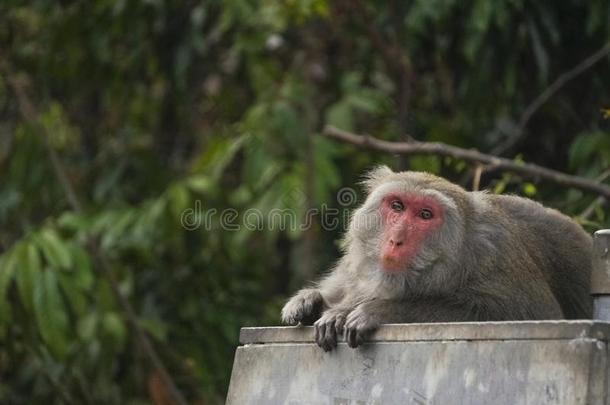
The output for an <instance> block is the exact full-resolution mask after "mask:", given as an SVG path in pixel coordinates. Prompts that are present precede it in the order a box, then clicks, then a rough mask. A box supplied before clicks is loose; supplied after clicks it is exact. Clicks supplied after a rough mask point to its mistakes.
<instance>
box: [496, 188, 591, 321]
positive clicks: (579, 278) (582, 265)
mask: <svg viewBox="0 0 610 405" xmlns="http://www.w3.org/2000/svg"><path fill="white" fill-rule="evenodd" d="M489 198H490V199H491V201H492V202H493V204H494V205H496V206H497V207H498V208H500V209H501V210H503V211H504V212H505V213H506V214H507V216H508V219H509V221H510V222H511V223H512V224H514V226H515V227H516V229H517V231H516V233H517V235H514V237H516V238H517V239H518V241H519V242H520V243H519V244H520V245H521V247H522V249H524V253H525V254H527V255H529V256H530V257H531V258H532V260H533V262H534V263H535V265H536V266H537V267H538V268H539V269H540V270H541V271H542V273H543V274H544V277H545V279H546V281H547V282H548V284H549V286H550V288H551V291H552V292H553V294H554V295H555V297H556V299H557V301H558V302H559V304H560V306H561V309H562V312H563V313H564V316H565V317H566V318H568V319H586V318H591V316H592V312H593V309H592V308H593V306H592V305H593V304H592V299H591V296H590V277H591V267H592V254H593V242H592V238H591V236H590V235H589V234H587V233H586V232H585V231H584V230H583V229H582V227H581V226H580V225H578V224H577V223H575V222H574V221H573V220H572V219H570V218H569V217H567V216H566V215H564V214H562V213H560V212H559V211H557V210H554V209H551V208H547V207H544V206H543V205H541V204H539V203H537V202H535V201H532V200H529V199H526V198H521V197H517V196H499V195H489Z"/></svg>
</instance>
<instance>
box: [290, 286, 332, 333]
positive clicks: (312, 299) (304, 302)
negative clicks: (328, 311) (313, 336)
mask: <svg viewBox="0 0 610 405" xmlns="http://www.w3.org/2000/svg"><path fill="white" fill-rule="evenodd" d="M323 306H324V299H323V298H322V294H320V291H318V290H314V289H307V290H301V291H299V292H298V293H297V295H295V296H294V297H292V298H291V299H290V300H288V302H287V303H286V305H284V308H282V322H283V323H285V324H286V325H297V324H299V323H300V324H302V325H311V324H312V323H313V322H314V321H315V320H316V319H318V318H319V317H320V313H321V312H322V307H323Z"/></svg>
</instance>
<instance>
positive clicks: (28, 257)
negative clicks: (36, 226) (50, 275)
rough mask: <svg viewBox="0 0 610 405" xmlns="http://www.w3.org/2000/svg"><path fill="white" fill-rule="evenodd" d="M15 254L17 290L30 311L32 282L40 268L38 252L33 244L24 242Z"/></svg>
mask: <svg viewBox="0 0 610 405" xmlns="http://www.w3.org/2000/svg"><path fill="white" fill-rule="evenodd" d="M17 254H18V259H17V260H18V263H17V275H16V277H15V279H16V282H17V290H18V291H19V295H20V297H21V302H22V303H23V305H24V307H25V308H26V310H28V311H30V312H31V311H33V309H34V282H35V280H36V279H37V278H38V276H39V274H40V271H41V268H42V263H41V260H40V254H39V253H38V249H37V248H36V246H35V245H34V244H30V243H25V242H24V243H22V244H21V245H20V248H19V250H18V253H17Z"/></svg>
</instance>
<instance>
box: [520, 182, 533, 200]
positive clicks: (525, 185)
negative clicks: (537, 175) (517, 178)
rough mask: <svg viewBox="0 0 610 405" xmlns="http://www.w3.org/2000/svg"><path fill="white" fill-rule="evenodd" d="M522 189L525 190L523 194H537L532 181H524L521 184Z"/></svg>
mask: <svg viewBox="0 0 610 405" xmlns="http://www.w3.org/2000/svg"><path fill="white" fill-rule="evenodd" d="M521 190H522V191H523V194H525V195H526V196H528V197H533V196H535V195H536V192H537V190H536V186H535V185H534V184H532V183H523V185H522V186H521Z"/></svg>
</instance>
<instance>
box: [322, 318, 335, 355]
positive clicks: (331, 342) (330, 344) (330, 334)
mask: <svg viewBox="0 0 610 405" xmlns="http://www.w3.org/2000/svg"><path fill="white" fill-rule="evenodd" d="M324 344H325V346H326V349H328V350H326V349H325V350H326V351H329V350H331V349H333V348H334V347H336V346H337V330H336V329H335V325H334V321H331V322H329V323H328V325H326V336H325V337H324Z"/></svg>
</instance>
